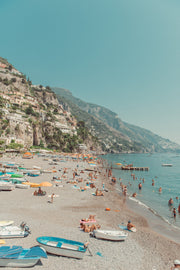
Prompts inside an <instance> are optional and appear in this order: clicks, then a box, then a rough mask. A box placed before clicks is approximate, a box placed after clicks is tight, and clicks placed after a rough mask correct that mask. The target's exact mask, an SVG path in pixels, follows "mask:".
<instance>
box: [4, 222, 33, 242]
mask: <svg viewBox="0 0 180 270" xmlns="http://www.w3.org/2000/svg"><path fill="white" fill-rule="evenodd" d="M30 233H31V232H30V229H29V227H28V226H27V225H26V223H24V222H22V223H21V225H20V226H19V227H18V226H7V225H6V226H3V227H2V226H1V227H0V239H4V238H21V237H26V236H28V235H29V234H30Z"/></svg>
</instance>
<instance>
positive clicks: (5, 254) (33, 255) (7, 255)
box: [0, 246, 47, 268]
mask: <svg viewBox="0 0 180 270" xmlns="http://www.w3.org/2000/svg"><path fill="white" fill-rule="evenodd" d="M41 258H47V254H46V252H45V251H44V250H43V249H42V248H41V247H32V248H29V249H24V248H22V246H12V247H11V246H2V247H0V267H18V268H21V267H23V268H24V267H33V266H34V265H36V264H37V262H38V261H39V260H40V259H41Z"/></svg>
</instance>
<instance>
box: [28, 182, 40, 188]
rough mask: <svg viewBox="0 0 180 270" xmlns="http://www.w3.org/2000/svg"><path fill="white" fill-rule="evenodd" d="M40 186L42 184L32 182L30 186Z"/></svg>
mask: <svg viewBox="0 0 180 270" xmlns="http://www.w3.org/2000/svg"><path fill="white" fill-rule="evenodd" d="M39 186H40V184H37V183H30V187H32V188H38V187H39Z"/></svg>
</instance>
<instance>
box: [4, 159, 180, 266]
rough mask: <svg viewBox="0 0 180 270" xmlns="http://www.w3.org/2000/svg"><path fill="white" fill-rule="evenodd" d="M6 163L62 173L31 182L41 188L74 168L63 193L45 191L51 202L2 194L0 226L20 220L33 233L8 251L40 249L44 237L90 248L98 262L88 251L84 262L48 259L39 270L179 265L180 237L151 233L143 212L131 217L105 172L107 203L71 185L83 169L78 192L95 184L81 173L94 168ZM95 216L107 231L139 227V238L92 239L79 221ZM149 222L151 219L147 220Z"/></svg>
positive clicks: (28, 193) (29, 193)
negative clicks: (2, 222) (129, 223)
mask: <svg viewBox="0 0 180 270" xmlns="http://www.w3.org/2000/svg"><path fill="white" fill-rule="evenodd" d="M0 161H10V162H17V163H23V164H24V167H26V168H32V167H33V165H35V166H40V167H41V168H42V169H50V168H52V167H55V168H56V170H57V172H56V173H44V174H42V175H40V176H38V177H27V179H28V180H29V181H31V182H36V183H40V182H42V181H49V182H51V183H53V182H52V181H51V180H52V178H53V176H58V177H62V174H63V170H64V168H65V167H66V168H68V169H67V174H66V178H62V179H63V180H62V184H60V186H59V187H57V186H55V185H54V184H53V186H52V187H47V188H43V190H46V191H47V195H46V196H43V197H35V196H33V192H34V190H35V189H33V188H29V189H27V190H23V189H17V188H16V189H15V190H13V191H11V192H0V203H1V213H0V220H14V222H15V225H19V224H20V223H21V222H22V221H25V222H27V224H28V226H29V227H30V229H31V232H32V233H31V234H30V235H29V236H28V237H26V238H18V239H7V240H6V244H7V245H22V246H23V247H25V248H29V247H31V246H34V245H37V242H36V237H39V236H43V235H47V236H57V237H62V238H67V239H71V240H75V241H80V242H84V243H85V242H90V244H89V249H90V251H91V253H92V255H93V256H91V255H90V254H89V252H88V251H87V252H86V254H85V256H84V258H83V259H82V260H76V259H70V258H65V257H57V256H52V255H48V259H42V260H41V263H39V264H37V265H36V266H35V267H34V269H51V270H54V269H63V270H69V269H75V270H76V269H78V270H79V268H81V269H90V270H91V269H120V270H131V269H132V270H144V269H145V270H152V269H154V270H155V269H156V270H164V269H167V270H168V269H170V268H171V266H172V265H173V260H174V259H180V244H179V243H178V241H179V240H178V237H179V236H177V241H176V242H175V241H172V240H171V239H174V238H173V237H174V235H175V234H173V236H172V237H171V239H168V238H166V237H165V236H163V235H161V234H158V233H157V232H155V231H154V230H152V229H151V227H152V226H151V227H150V226H149V223H148V221H147V219H145V218H144V217H142V216H141V215H140V213H141V210H139V213H138V211H136V206H134V208H133V211H131V210H130V209H129V207H130V206H131V205H129V203H127V202H125V201H124V200H123V197H122V196H121V195H119V194H118V193H117V192H116V187H115V186H113V185H111V183H110V180H109V179H108V177H107V176H106V171H105V169H101V171H100V172H99V175H98V179H97V180H96V181H95V185H96V187H98V188H99V189H102V183H103V182H104V183H105V188H107V189H108V192H104V196H102V197H96V196H93V195H92V193H93V192H95V189H91V188H89V189H87V190H85V191H83V192H82V191H80V190H79V189H76V188H73V184H71V183H67V181H71V180H72V179H73V170H74V169H75V168H77V169H78V174H80V176H76V178H77V179H78V178H80V177H81V178H83V182H82V183H78V185H77V186H79V187H85V185H86V182H87V181H88V180H89V176H88V174H89V172H88V171H85V173H80V171H81V170H84V169H85V168H86V167H88V166H87V163H86V162H83V161H79V162H77V161H66V162H58V164H57V165H49V160H44V158H43V157H38V156H35V157H34V158H33V159H30V160H26V159H22V158H21V157H16V158H13V159H10V158H5V157H4V158H1V160H0ZM77 165H78V167H77ZM52 193H55V194H57V195H59V197H57V198H54V202H53V204H51V203H49V202H48V201H49V200H50V198H49V197H48V195H51V194H52ZM106 207H109V208H110V209H111V211H105V208H106ZM134 211H136V213H135V212H134ZM90 214H92V215H96V220H97V223H98V224H100V225H101V228H102V229H114V230H115V229H119V228H118V224H127V221H128V220H129V219H131V221H132V223H133V224H135V225H136V227H137V232H136V233H129V235H128V238H127V239H126V240H125V241H124V242H110V241H103V240H98V239H95V238H92V237H90V236H89V234H88V233H85V232H83V231H82V230H80V227H79V220H80V219H81V218H87V217H88V216H89V215H90ZM142 214H144V213H142ZM145 216H146V215H145ZM146 218H148V217H147V216H146ZM153 224H154V223H153ZM158 224H159V223H158ZM150 225H152V224H150ZM168 229H169V228H168ZM164 230H165V229H164ZM159 231H161V228H160V229H159ZM173 233H176V232H173ZM164 235H165V233H164ZM174 240H176V239H174ZM98 254H99V255H101V256H99V255H98Z"/></svg>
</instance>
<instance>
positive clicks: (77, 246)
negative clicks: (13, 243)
mask: <svg viewBox="0 0 180 270" xmlns="http://www.w3.org/2000/svg"><path fill="white" fill-rule="evenodd" d="M36 240H37V242H38V243H39V245H40V246H41V247H42V248H44V249H45V250H46V252H47V253H50V254H54V255H57V256H63V257H69V258H75V259H82V258H83V256H84V253H85V252H86V250H87V248H86V247H84V243H81V242H77V241H72V240H67V239H64V238H58V237H46V236H44V237H38V238H37V239H36Z"/></svg>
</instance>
